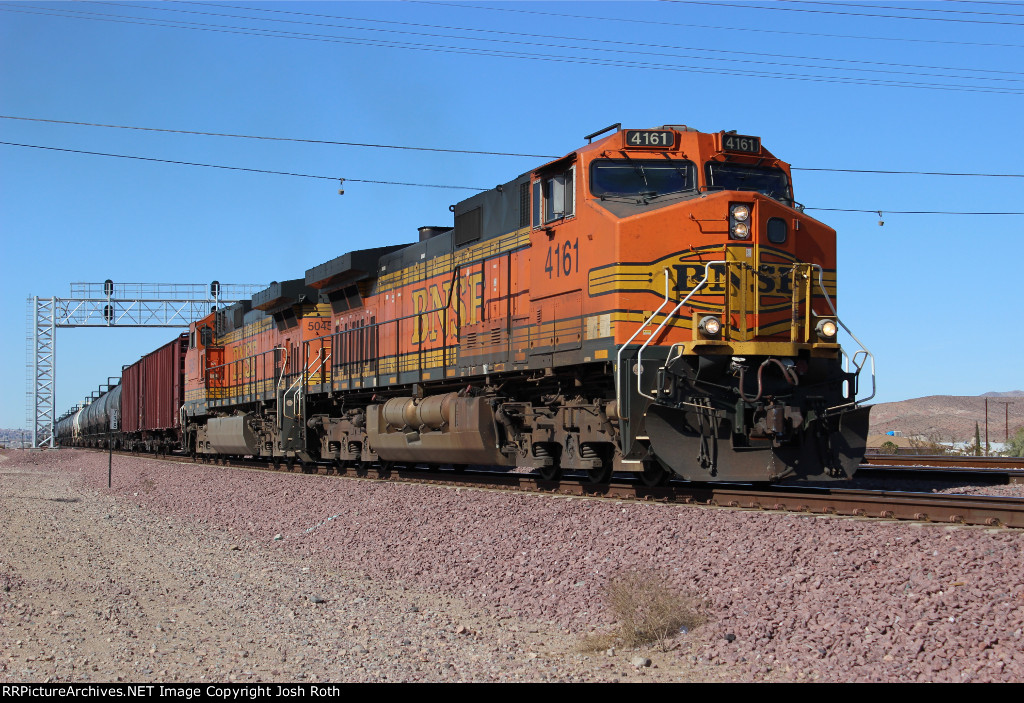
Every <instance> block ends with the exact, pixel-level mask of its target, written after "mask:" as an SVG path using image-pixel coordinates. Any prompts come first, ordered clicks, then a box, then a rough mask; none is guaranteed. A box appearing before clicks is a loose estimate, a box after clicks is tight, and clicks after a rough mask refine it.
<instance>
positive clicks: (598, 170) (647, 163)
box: [590, 159, 695, 198]
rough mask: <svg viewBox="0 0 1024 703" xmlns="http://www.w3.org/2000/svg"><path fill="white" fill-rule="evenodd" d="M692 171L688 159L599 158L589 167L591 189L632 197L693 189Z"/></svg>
mask: <svg viewBox="0 0 1024 703" xmlns="http://www.w3.org/2000/svg"><path fill="white" fill-rule="evenodd" d="M694 171H695V167H694V165H693V162H691V161H669V160H666V159H645V160H638V159H600V160H598V161H595V162H594V163H593V164H592V165H591V167H590V192H591V193H593V194H594V195H596V196H600V197H601V198H606V197H614V196H622V197H629V198H635V197H655V196H658V195H666V194H668V193H678V192H680V191H684V190H693V188H694Z"/></svg>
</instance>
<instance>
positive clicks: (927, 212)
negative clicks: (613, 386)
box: [0, 141, 1024, 215]
mask: <svg viewBox="0 0 1024 703" xmlns="http://www.w3.org/2000/svg"><path fill="white" fill-rule="evenodd" d="M0 145H5V146H15V147H23V148H29V149H45V150H47V151H57V152H65V153H70V154H84V155H88V156H107V157H113V158H118V159H131V160H135V161H149V162H155V163H164V164H174V165H177V166H199V167H203V168H217V169H224V170H228V171H245V172H249V173H263V174H271V175H276V176H295V177H299V178H316V179H321V180H328V181H342V182H349V183H374V184H381V185H396V186H410V187H416V188H445V189H454V190H474V191H485V190H489V188H480V187H477V186H460V185H442V184H438V183H407V182H403V181H378V180H368V179H361V178H341V177H338V176H320V175H314V174H308V173H295V172H290V171H272V170H269V169H262V168H244V167H241V166H224V165H220V164H206V163H198V162H194V161H178V160H172V159H157V158H153V157H149V156H131V155H128V154H110V153H106V152H100V151H83V150H81V149H65V148H61V147H52V146H40V145H38V144H17V143H15V142H4V141H0ZM805 209H806V210H820V211H830V212H866V213H880V212H884V213H889V214H895V215H1024V212H955V211H946V210H941V211H939V210H886V209H882V210H879V209H877V208H876V209H870V210H862V209H851V208H827V207H808V208H805Z"/></svg>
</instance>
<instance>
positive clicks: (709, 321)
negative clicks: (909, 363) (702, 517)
mask: <svg viewBox="0 0 1024 703" xmlns="http://www.w3.org/2000/svg"><path fill="white" fill-rule="evenodd" d="M587 139H588V141H589V143H588V144H586V145H585V146H582V147H580V148H578V149H576V150H574V151H572V152H570V153H568V154H566V155H565V156H563V157H561V158H558V159H555V160H553V161H550V162H548V163H546V164H543V165H541V166H539V167H537V168H536V169H534V170H532V171H530V172H527V173H524V174H522V175H520V176H519V177H517V178H515V179H513V180H511V181H509V182H507V183H504V184H502V185H500V186H497V187H496V188H494V189H492V190H489V191H486V192H482V193H480V194H477V195H474V196H472V197H470V198H468V199H466V200H464V201H462V202H459V203H457V204H455V205H454V206H452V207H451V210H452V212H453V213H454V218H453V219H454V221H453V223H452V224H451V225H448V226H441V227H424V228H421V230H420V236H419V241H417V242H414V243H412V244H408V245H398V246H388V247H379V248H374V249H364V250H359V251H352V252H349V253H346V254H344V255H342V256H340V257H337V258H335V259H332V260H330V261H327V262H326V263H323V264H321V265H319V266H316V267H314V268H311V269H309V270H307V271H306V274H305V277H304V278H299V279H294V280H288V281H284V282H275V283H273V284H271V285H270V286H269V287H268V288H267V289H265V290H263V291H261V292H260V293H258V294H257V295H255V296H253V298H252V299H251V300H249V301H243V302H241V303H238V304H236V305H234V306H232V307H229V308H227V309H225V310H219V311H216V312H215V313H212V314H211V315H209V316H208V317H206V318H205V319H203V320H200V321H198V322H197V323H194V324H193V325H192V327H191V329H190V332H189V338H188V350H187V352H186V354H185V372H184V374H185V399H184V403H183V405H182V408H181V418H182V422H181V424H182V427H183V428H184V431H183V443H184V447H185V448H186V449H187V450H188V451H190V452H191V453H194V454H196V455H202V456H221V455H254V456H263V457H267V458H269V459H271V460H273V461H275V462H280V461H284V462H287V463H293V462H296V461H298V462H312V461H316V460H330V461H333V462H334V463H335V464H336V465H337V466H339V467H348V466H354V467H355V468H357V469H363V468H365V467H366V466H368V465H370V464H374V465H377V466H378V467H379V468H380V470H381V471H385V472H386V471H387V470H388V469H389V468H390V467H391V466H392V465H394V464H395V463H402V464H420V463H426V464H451V465H454V466H461V465H466V464H487V465H496V466H506V467H512V466H517V465H518V466H528V467H533V468H535V469H537V470H539V472H540V473H541V475H542V476H544V477H545V478H548V479H551V480H555V479H557V478H558V477H559V476H560V475H561V473H562V472H563V471H576V472H585V473H586V475H587V476H588V477H589V478H590V480H592V481H595V482H605V481H607V480H608V479H609V478H610V476H611V473H612V472H613V471H616V472H627V471H628V472H636V473H639V474H640V475H641V476H642V478H643V480H644V481H645V482H647V483H650V484H658V483H661V482H663V481H665V480H666V479H667V478H669V477H672V476H678V477H682V478H684V479H688V480H691V481H777V480H781V479H791V478H796V479H843V478H847V477H850V476H852V475H853V473H854V471H855V470H856V466H857V464H858V463H859V462H860V461H861V459H862V457H863V453H864V446H865V441H866V435H867V427H868V413H869V408H868V407H866V406H863V405H862V404H861V403H860V402H858V400H857V396H858V386H859V381H860V379H861V374H862V371H863V370H865V367H867V366H868V362H870V364H871V368H870V372H871V383H872V393H873V387H874V377H873V358H872V357H871V356H870V353H869V352H868V351H867V350H866V349H864V348H863V347H861V348H859V349H857V350H856V351H855V352H854V353H853V354H852V355H847V354H846V353H845V352H844V350H843V349H842V348H841V347H840V345H839V343H838V339H837V335H838V332H839V329H840V328H841V327H844V326H843V324H842V322H841V321H840V319H839V317H838V313H837V308H836V240H835V231H834V230H832V229H831V228H829V227H828V226H826V225H825V224H823V223H821V222H819V221H818V220H816V219H814V218H813V217H811V216H809V215H807V214H806V213H805V212H804V211H803V208H802V207H801V206H799V205H798V204H797V202H796V201H795V200H794V192H793V185H792V180H791V176H790V169H789V166H788V164H786V163H785V162H783V161H781V160H780V159H778V158H776V157H775V156H774V155H773V154H772V153H771V152H770V151H768V150H767V149H766V148H764V146H763V145H762V144H761V140H760V139H759V138H758V137H755V136H746V135H739V134H736V133H734V132H724V131H723V132H718V133H702V132H698V131H695V130H693V129H690V128H688V127H686V126H682V125H666V126H662V127H660V128H656V129H620V128H619V126H618V125H616V126H614V127H613V128H609V130H604V131H602V132H598V133H595V134H593V135H589V137H588V138H587ZM847 331H849V330H847ZM858 344H859V343H858ZM865 400H866V399H865ZM861 402H863V401H861Z"/></svg>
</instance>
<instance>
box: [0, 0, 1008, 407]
mask: <svg viewBox="0 0 1024 703" xmlns="http://www.w3.org/2000/svg"><path fill="white" fill-rule="evenodd" d="M759 8H767V9H759ZM900 8H902V9H900ZM229 15H230V16H229ZM865 15H885V16H865ZM904 18H913V19H904ZM185 22H189V23H194V24H192V25H184V24H181V23H185ZM427 25H430V26H427ZM189 27H191V28H189ZM474 30H476V31H474ZM1022 30H1024V6H1021V5H1019V4H1012V3H1009V4H999V3H983V2H971V3H967V2H931V3H914V2H905V1H902V0H889V1H888V2H881V3H877V4H872V3H868V2H863V1H861V2H859V3H856V2H849V3H836V4H833V5H828V4H825V3H818V2H774V1H769V0H760V1H759V2H754V3H740V2H736V3H731V4H726V3H695V2H628V3H622V2H571V3H564V2H563V3H549V2H529V3H526V2H523V3H495V2H483V1H480V2H469V3H426V2H374V3H368V2H309V3H307V2H287V3H253V2H231V1H230V0H224V2H220V3H204V4H199V3H189V2H144V3H117V2H73V3H71V2H64V3H54V2H32V3H29V2H6V1H0V114H2V115H4V116H5V117H28V118H41V119H49V120H63V121H74V122H89V123H103V124H114V125H128V126H143V127H158V128H164V129H177V130H191V131H201V132H223V133H233V134H246V135H260V136H274V137H292V138H300V139H315V140H329V141H345V142H360V143H373V144H390V145H404V146H423V147H438V148H448V149H466V150H479V151H501V152H515V153H529V154H552V155H554V154H562V153H565V152H567V151H570V150H572V149H574V148H576V147H577V146H579V145H580V144H582V143H583V141H584V140H583V139H582V137H583V135H585V134H588V133H590V132H593V131H596V130H598V129H600V128H602V127H605V126H606V125H609V124H612V123H615V122H621V123H622V124H623V126H624V127H654V126H659V125H662V124H679V123H684V124H688V125H691V126H693V127H696V128H698V129H701V130H703V131H718V130H720V129H735V130H738V131H739V132H740V133H744V134H754V135H758V136H760V137H761V138H762V139H763V143H764V145H765V146H766V147H767V148H769V149H771V150H772V151H773V152H774V153H775V154H776V155H778V156H780V157H781V158H783V159H785V160H787V161H789V162H791V163H792V164H793V165H794V166H797V167H805V168H829V169H864V170H899V171H939V172H958V173H996V174H1021V173H1024V139H1022V138H1021V107H1022V102H1024V100H1022V97H1024V96H1022V94H1024V75H1022V73H1021V68H1022V66H1024V31H1022ZM284 32H290V33H293V34H291V35H290V36H287V37H286V36H282V33H284ZM272 35H273V36H272ZM438 35H441V36H438ZM470 37H473V38H475V39H478V40H480V39H482V41H474V40H472V39H470ZM0 141H3V142H13V143H18V144H29V145H36V146H47V147H56V148H61V149H75V150H80V151H94V152H106V153H113V154H122V155H131V156H144V157H150V158H155V159H166V160H176V161H190V162H201V163H208V164H217V165H224V166H236V167H242V168H251V169H264V170H274V171H287V172H292V173H301V174H308V175H319V176H330V177H345V178H348V179H350V181H349V182H348V183H347V184H346V187H345V191H346V192H345V195H343V196H339V195H338V194H337V182H332V181H331V180H327V179H317V178H301V177H294V176H281V175H268V174H260V173H249V172H242V171H229V170H223V169H213V168H200V167H193V166H182V165H171V164H164V163H154V162H143V161H138V160H129V159H119V158H109V157H101V156H89V155H82V154H73V153H67V152H58V151H45V150H40V149H34V148H27V147H15V146H7V145H0V237H2V249H0V252H2V253H0V299H2V300H3V303H4V304H3V306H2V307H0V316H2V320H0V325H2V329H3V330H5V332H4V335H3V345H2V347H0V363H2V365H3V368H4V369H5V370H4V372H3V373H0V398H2V399H3V401H4V402H3V403H2V404H0V427H21V426H24V417H25V364H26V354H25V347H26V341H25V340H26V333H27V330H26V320H25V318H26V306H25V300H26V298H27V297H28V296H31V295H39V296H45V297H49V296H67V295H69V292H70V289H69V284H70V283H71V282H76V281H103V280H104V279H106V278H111V279H113V280H115V281H119V282H122V281H123V282H142V281H145V282H183V283H193V282H194V283H206V282H208V281H210V280H213V279H218V280H220V281H222V282H236V283H249V282H252V283H263V282H269V281H271V280H284V279H288V278H296V277H301V276H302V275H303V274H304V272H305V270H306V269H307V268H310V267H312V266H315V265H317V264H320V263H322V262H324V261H327V260H329V259H331V258H333V257H335V256H337V255H339V254H342V253H344V252H346V251H349V250H351V249H355V248H363V247H367V246H374V245H383V244H390V243H400V242H410V241H413V240H414V239H415V238H416V228H417V227H419V226H422V225H439V224H441V225H443V224H450V223H451V215H450V213H449V212H448V209H447V207H448V205H449V204H451V203H454V202H456V201H457V200H460V199H462V198H463V197H466V196H468V195H469V194H471V192H472V191H468V190H466V191H463V190H453V189H440V188H416V187H402V186H391V185H377V184H368V183H357V182H354V180H351V179H363V180H381V181H404V182H412V183H424V184H442V185H462V186H477V187H481V188H486V187H490V186H493V185H494V184H497V183H500V182H505V181H507V180H509V179H511V178H513V177H514V176H516V175H518V174H519V173H522V172H524V171H527V170H529V169H531V168H533V167H534V166H535V165H537V164H538V163H540V162H541V160H540V159H536V158H525V157H511V156H482V155H469V154H450V153H448V154H446V153H435V152H427V151H409V150H395V149H374V148H366V147H351V146H337V145H324V144H302V143H295V142H287V141H269V140H249V139H229V138H222V137H212V136H196V135H185V134H169V133H159V132H145V131H136V130H126V129H111V128H101V127H88V126H75V125H60V124H52V123H46V122H32V121H25V120H16V119H0ZM794 185H795V190H796V195H797V199H798V200H799V201H800V202H802V203H804V204H805V205H806V206H807V207H808V208H841V209H852V210H882V211H883V219H884V221H885V225H884V226H883V227H879V226H878V219H879V218H878V215H877V214H871V213H855V212H829V211H819V210H813V211H810V212H811V213H812V214H814V215H815V216H816V217H818V218H819V219H821V220H823V221H825V222H827V223H829V224H830V225H832V226H833V227H835V228H836V229H837V230H838V232H839V262H840V263H839V310H840V314H841V316H842V318H843V319H844V321H845V322H846V323H847V324H848V325H849V326H850V327H851V328H852V329H853V330H854V332H855V333H856V334H857V335H858V337H860V339H861V340H862V341H863V342H864V343H865V344H866V345H867V346H868V348H869V349H871V351H873V352H874V353H875V355H876V357H877V367H878V387H879V393H878V396H877V400H879V401H891V400H901V399H904V398H912V397H918V396H923V395H931V394H941V393H948V394H962V395H976V394H980V393H983V392H985V391H991V390H1012V389H1020V388H1024V363H1022V362H1021V357H1020V351H1019V350H1020V349H1021V348H1022V347H1024V331H1022V330H1024V324H1022V321H1021V320H1022V317H1024V316H1022V310H1021V291H1022V289H1024V286H1022V283H1021V278H1022V275H1024V274H1022V272H1021V261H1022V259H1024V256H1022V254H1024V244H1022V225H1024V217H1022V216H1020V215H1014V216H980V215H978V216H969V215H910V214H907V215H902V214H894V213H893V211H900V210H910V211H956V212H1007V211H1010V212H1020V211H1024V198H1022V197H1021V195H1022V191H1024V188H1022V187H1024V179H1021V178H1006V177H999V178H995V177H984V178H983V177H945V176H924V175H919V176H915V175H883V174H855V173H838V172H829V171H796V172H795V173H794ZM174 334H175V332H174V331H173V330H167V329H164V330H82V329H76V330H60V331H58V334H57V379H56V385H57V412H58V414H60V413H61V412H63V411H64V410H65V409H67V408H68V407H70V406H71V405H72V404H74V403H76V402H78V401H80V400H81V398H82V397H83V396H85V395H87V394H88V393H89V392H90V391H91V390H93V389H94V388H95V387H96V386H97V384H98V383H100V382H101V381H104V380H105V378H106V377H107V376H108V375H117V374H118V372H119V369H120V367H121V365H122V364H127V363H130V362H132V361H134V360H135V359H137V358H138V357H139V356H140V355H142V354H143V353H145V352H147V351H150V350H152V349H154V348H156V347H157V346H159V345H161V344H162V343H164V342H165V341H167V340H169V339H171V338H172V337H173V335H174Z"/></svg>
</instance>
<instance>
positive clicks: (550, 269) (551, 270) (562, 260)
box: [544, 237, 580, 278]
mask: <svg viewBox="0 0 1024 703" xmlns="http://www.w3.org/2000/svg"><path fill="white" fill-rule="evenodd" d="M544 271H545V272H546V273H547V274H548V278H552V277H560V276H568V275H569V274H572V273H579V271H580V240H579V238H578V237H577V238H576V239H575V240H574V241H572V242H570V241H569V240H568V239H567V240H565V241H564V242H562V243H561V244H556V245H555V246H554V247H550V246H549V247H548V257H547V259H546V260H545V261H544Z"/></svg>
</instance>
